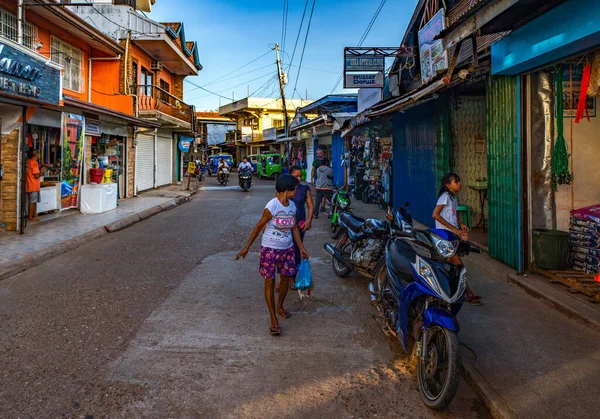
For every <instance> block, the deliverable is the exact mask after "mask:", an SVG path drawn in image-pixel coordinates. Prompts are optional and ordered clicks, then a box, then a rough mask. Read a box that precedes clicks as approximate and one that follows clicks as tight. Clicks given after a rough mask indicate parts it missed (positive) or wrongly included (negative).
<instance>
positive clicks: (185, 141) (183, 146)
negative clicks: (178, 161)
mask: <svg viewBox="0 0 600 419" xmlns="http://www.w3.org/2000/svg"><path fill="white" fill-rule="evenodd" d="M192 141H194V139H193V138H192V137H179V150H181V152H183V153H187V152H188V151H190V145H191V144H192Z"/></svg>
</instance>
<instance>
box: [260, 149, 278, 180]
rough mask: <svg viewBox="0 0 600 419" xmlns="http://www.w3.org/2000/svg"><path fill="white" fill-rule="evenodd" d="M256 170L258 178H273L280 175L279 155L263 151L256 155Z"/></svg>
mask: <svg viewBox="0 0 600 419" xmlns="http://www.w3.org/2000/svg"><path fill="white" fill-rule="evenodd" d="M256 160H257V164H256V172H257V173H258V178H259V179H263V178H268V179H275V180H277V178H278V177H279V176H280V175H281V173H282V169H281V155H280V154H279V153H264V154H258V155H257V156H256Z"/></svg>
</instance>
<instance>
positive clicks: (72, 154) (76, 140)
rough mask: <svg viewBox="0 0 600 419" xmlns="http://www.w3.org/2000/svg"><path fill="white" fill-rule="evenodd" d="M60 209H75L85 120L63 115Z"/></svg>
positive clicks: (67, 114) (77, 116) (77, 197)
mask: <svg viewBox="0 0 600 419" xmlns="http://www.w3.org/2000/svg"><path fill="white" fill-rule="evenodd" d="M62 121H63V122H62V132H61V138H62V147H61V148H62V160H61V162H62V182H61V188H60V191H61V192H60V209H61V211H62V210H66V209H69V208H77V206H78V204H79V201H78V199H79V187H80V184H81V172H82V163H83V148H84V141H85V118H84V117H83V116H81V115H73V114H70V113H63V116H62Z"/></svg>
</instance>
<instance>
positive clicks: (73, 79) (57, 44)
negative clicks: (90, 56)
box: [50, 36, 83, 93]
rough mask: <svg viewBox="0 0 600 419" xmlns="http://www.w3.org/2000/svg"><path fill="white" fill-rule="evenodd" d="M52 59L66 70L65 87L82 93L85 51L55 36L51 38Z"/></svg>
mask: <svg viewBox="0 0 600 419" xmlns="http://www.w3.org/2000/svg"><path fill="white" fill-rule="evenodd" d="M50 59H51V60H52V61H53V62H55V63H57V64H60V65H62V66H63V68H64V69H65V73H64V78H63V87H64V88H65V89H67V90H72V91H74V92H78V93H81V91H82V88H83V78H82V70H83V51H81V50H80V49H78V48H75V47H74V46H72V45H70V44H68V43H66V42H65V41H63V40H62V39H60V38H57V37H55V36H53V37H51V38H50Z"/></svg>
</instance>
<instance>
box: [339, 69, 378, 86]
mask: <svg viewBox="0 0 600 419" xmlns="http://www.w3.org/2000/svg"><path fill="white" fill-rule="evenodd" d="M345 81H346V83H344V87H345V88H347V89H358V88H361V87H372V88H381V87H383V73H382V72H379V73H350V74H346V79H345Z"/></svg>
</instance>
